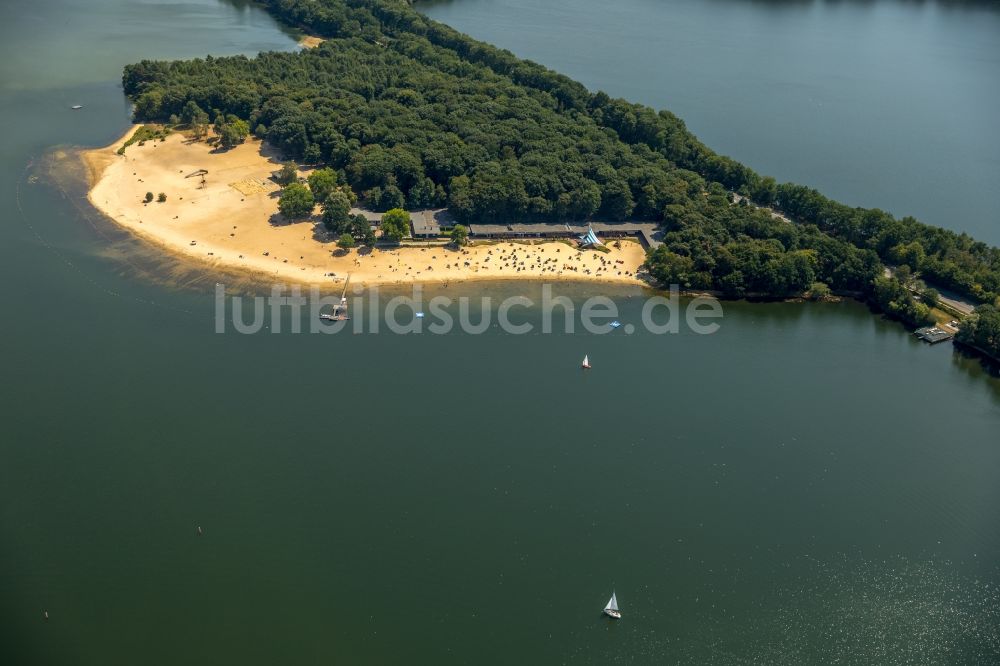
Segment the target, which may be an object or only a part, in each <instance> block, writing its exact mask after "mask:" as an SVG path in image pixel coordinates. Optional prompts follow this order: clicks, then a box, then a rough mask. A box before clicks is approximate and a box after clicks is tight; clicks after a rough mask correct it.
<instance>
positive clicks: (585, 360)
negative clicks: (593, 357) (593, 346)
mask: <svg viewBox="0 0 1000 666" xmlns="http://www.w3.org/2000/svg"><path fill="white" fill-rule="evenodd" d="M580 367H581V368H583V369H584V370H590V357H589V356H587V355H586V354H584V355H583V363H581V364H580Z"/></svg>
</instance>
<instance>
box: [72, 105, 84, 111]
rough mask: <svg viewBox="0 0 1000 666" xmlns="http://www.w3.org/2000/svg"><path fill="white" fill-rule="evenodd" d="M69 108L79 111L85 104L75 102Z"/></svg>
mask: <svg viewBox="0 0 1000 666" xmlns="http://www.w3.org/2000/svg"><path fill="white" fill-rule="evenodd" d="M69 108H71V109H73V110H74V111H79V110H80V109H82V108H83V104H74V105H73V106H71V107H69Z"/></svg>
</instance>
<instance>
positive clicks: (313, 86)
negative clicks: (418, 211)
mask: <svg viewBox="0 0 1000 666" xmlns="http://www.w3.org/2000/svg"><path fill="white" fill-rule="evenodd" d="M261 4H263V5H264V6H265V7H266V8H267V9H268V10H269V11H270V12H271V13H272V14H273V15H274V16H276V17H277V18H278V19H280V20H281V21H283V22H284V23H286V24H288V25H290V26H294V27H296V28H298V29H301V30H303V31H305V32H308V33H310V34H313V35H318V36H320V37H323V38H325V41H324V42H323V43H322V44H321V45H320V46H319V47H318V48H315V49H309V50H304V51H301V52H297V53H263V54H261V55H259V56H257V57H254V58H247V57H243V56H238V57H228V58H212V57H208V58H205V59H197V60H189V61H179V62H162V61H143V62H140V63H138V64H134V65H129V66H127V67H126V68H125V71H124V75H123V84H124V88H125V92H126V94H127V95H129V97H130V98H131V99H132V100H133V101H134V102H135V116H136V119H137V120H143V121H158V122H169V121H171V120H177V118H179V117H180V116H181V115H182V114H185V115H186V116H188V117H191V116H192V115H194V116H197V115H198V114H203V115H204V116H205V117H206V118H207V117H209V116H210V117H211V118H214V119H215V120H216V129H217V131H218V132H219V133H220V135H221V136H226V135H227V134H228V135H229V136H230V137H231V138H232V140H233V141H239V140H241V137H240V136H239V135H240V134H244V135H245V133H246V132H245V131H242V128H247V129H249V131H252V132H253V133H254V134H255V135H257V136H259V137H261V138H264V139H266V140H267V141H268V142H269V143H270V144H272V145H274V146H275V147H277V148H279V149H280V150H281V151H282V152H283V153H284V154H285V155H286V156H287V157H288V158H291V159H295V160H298V161H299V162H300V163H305V164H311V165H323V166H329V167H331V168H332V169H335V170H336V171H337V172H338V174H339V176H340V178H341V179H342V180H343V182H345V183H347V184H348V185H349V186H350V188H351V189H352V190H353V191H354V192H355V193H356V194H357V195H359V196H360V197H361V198H363V199H364V200H365V201H366V202H367V203H368V204H369V205H370V206H372V207H373V208H376V209H383V210H384V209H387V208H390V207H397V206H398V205H404V206H406V207H410V208H426V207H435V206H447V207H448V208H449V209H450V210H451V212H452V213H453V214H454V216H455V217H456V218H457V219H458V220H459V221H461V222H475V221H479V222H486V221H493V222H497V221H499V222H531V221H563V220H566V221H569V220H587V219H595V220H624V219H636V220H655V221H658V222H659V223H660V224H661V225H662V227H663V230H664V237H663V241H664V244H663V245H662V246H660V247H659V248H657V249H656V250H655V251H653V252H651V253H650V256H649V258H648V262H647V263H648V267H649V271H650V274H651V275H652V276H653V277H654V278H655V279H657V280H659V281H661V282H663V283H677V284H680V285H682V286H684V287H687V288H690V289H712V290H717V291H720V292H722V293H723V294H725V295H726V296H729V297H734V298H739V297H742V296H745V295H748V294H756V295H768V296H774V297H785V296H795V295H801V294H803V293H806V292H809V291H810V290H815V289H818V290H824V289H832V290H834V291H837V292H845V293H852V294H855V295H859V296H861V297H863V298H866V299H867V300H869V301H870V302H872V303H873V304H874V305H876V306H877V307H878V308H880V309H881V310H883V311H884V312H886V313H887V314H889V315H890V316H892V317H895V318H898V319H901V320H903V321H905V322H907V323H910V324H921V323H925V322H927V321H929V319H930V317H929V308H928V306H927V305H926V304H925V303H923V302H920V300H919V299H916V298H914V296H913V294H912V292H911V291H910V290H908V289H907V288H906V285H904V284H902V283H901V282H900V281H898V280H897V279H896V278H895V277H886V276H885V275H884V265H885V264H890V265H893V266H905V267H907V269H908V270H904V274H906V275H910V274H914V273H918V274H920V275H921V276H923V277H924V278H925V279H926V280H928V281H929V282H932V283H934V284H936V285H940V286H942V287H946V288H949V289H952V290H955V291H956V292H959V293H961V294H964V295H966V296H968V297H971V298H973V299H975V300H977V301H979V302H981V303H985V304H989V305H990V306H992V305H994V304H995V303H996V301H997V300H998V298H1000V249H997V248H995V247H990V246H988V245H986V244H985V243H982V242H978V241H975V240H973V239H972V238H970V237H969V236H968V235H967V234H964V233H963V234H958V233H955V232H952V231H948V230H945V229H941V228H938V227H933V226H930V225H926V224H922V223H920V222H919V221H917V220H915V219H913V218H911V217H905V218H902V219H896V218H894V217H893V216H892V215H891V214H889V213H887V212H884V211H881V210H877V209H863V208H852V207H849V206H846V205H843V204H840V203H837V202H835V201H832V200H830V199H828V198H826V197H824V196H823V195H822V194H820V193H819V192H817V191H816V190H814V189H811V188H809V187H806V186H802V185H796V184H791V183H777V182H775V180H774V179H773V178H770V177H765V176H761V175H759V174H757V173H755V172H754V171H753V170H751V169H750V168H748V167H746V166H744V165H742V164H740V163H738V162H736V161H734V160H732V159H730V158H728V157H725V156H722V155H718V154H716V153H715V152H713V151H712V150H710V149H709V148H708V147H707V146H705V145H704V144H702V143H701V142H700V141H698V139H697V138H696V137H695V136H694V135H693V134H692V133H691V132H689V131H688V130H687V128H686V127H685V125H684V123H683V121H681V120H680V119H679V118H678V117H676V116H675V115H673V114H672V113H670V112H669V111H665V110H663V111H656V110H654V109H651V108H648V107H645V106H642V105H639V104H633V103H630V102H627V101H625V100H621V99H612V98H611V97H609V96H608V95H607V94H605V93H603V92H597V93H591V92H590V91H588V90H587V89H586V88H585V87H584V86H583V85H581V84H579V83H577V82H575V81H573V80H571V79H569V78H568V77H566V76H563V75H561V74H558V73H556V72H553V71H551V70H548V69H546V68H545V67H543V66H541V65H538V64H536V63H533V62H530V61H527V60H522V59H519V58H517V57H515V56H514V55H513V54H511V53H510V52H509V51H505V50H502V49H498V48H495V47H493V46H490V45H488V44H485V43H482V42H479V41H476V40H474V39H472V38H470V37H468V36H466V35H464V34H461V33H459V32H457V31H455V30H453V29H452V28H449V27H448V26H446V25H443V24H441V23H437V22H435V21H432V20H430V19H428V18H426V17H425V16H423V15H421V14H420V13H419V12H417V11H416V10H414V9H413V8H412V7H411V6H410V5H409V4H408V3H407V2H405V1H404V0H263V1H262V2H261ZM237 124H238V125H237ZM233 128H237V129H239V130H240V131H236V130H234V129H233ZM734 193H737V194H738V195H740V196H734ZM984 196H985V193H984ZM747 200H749V201H752V202H753V203H754V204H756V205H750V204H748V202H747ZM737 201H738V202H739V203H737ZM320 203H322V202H320ZM772 211H776V212H780V213H781V214H782V215H783V216H784V217H785V218H787V219H790V220H792V221H793V223H791V224H790V223H789V222H788V221H786V220H785V219H782V218H781V217H779V216H777V215H775V214H773V212H772ZM990 310H991V308H990V307H987V308H985V309H984V313H985V314H987V316H992V315H990V314H989V312H988V311H990Z"/></svg>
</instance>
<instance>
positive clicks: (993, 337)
mask: <svg viewBox="0 0 1000 666" xmlns="http://www.w3.org/2000/svg"><path fill="white" fill-rule="evenodd" d="M955 339H956V340H958V341H959V342H962V343H965V344H967V345H971V346H972V347H975V348H977V349H979V350H980V351H983V352H985V353H987V354H989V355H990V356H992V357H993V358H995V359H997V360H1000V310H998V309H997V308H995V307H993V306H992V305H981V306H979V307H978V308H976V312H975V314H973V315H972V316H971V317H968V318H967V319H966V320H965V321H963V322H962V327H961V328H960V329H959V330H958V335H956V336H955Z"/></svg>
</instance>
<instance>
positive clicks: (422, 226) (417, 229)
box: [410, 210, 441, 238]
mask: <svg viewBox="0 0 1000 666" xmlns="http://www.w3.org/2000/svg"><path fill="white" fill-rule="evenodd" d="M410 231H411V235H412V236H413V237H414V238H437V237H438V236H440V235H441V224H440V222H438V218H437V215H435V212H434V211H431V210H420V211H415V212H413V213H410Z"/></svg>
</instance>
